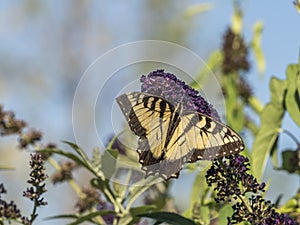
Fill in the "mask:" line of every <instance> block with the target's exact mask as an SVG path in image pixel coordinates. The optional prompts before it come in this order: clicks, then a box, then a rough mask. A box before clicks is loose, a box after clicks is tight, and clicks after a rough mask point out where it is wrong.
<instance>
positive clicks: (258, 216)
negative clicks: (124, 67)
mask: <svg viewBox="0 0 300 225" xmlns="http://www.w3.org/2000/svg"><path fill="white" fill-rule="evenodd" d="M249 203H250V210H251V213H250V212H249V209H247V207H246V206H245V205H244V204H242V203H241V202H237V203H236V204H234V205H233V207H232V208H233V210H234V213H233V215H232V216H231V218H229V219H228V220H229V221H228V224H229V225H231V224H239V223H240V222H242V221H248V222H249V223H250V224H255V225H256V224H261V225H299V224H298V222H296V221H294V220H293V219H291V218H290V217H289V216H288V215H287V214H279V213H278V212H276V211H275V209H274V205H273V204H271V202H270V201H266V200H264V199H263V198H262V196H260V195H256V196H251V197H250V198H249Z"/></svg>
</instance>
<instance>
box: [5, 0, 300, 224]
mask: <svg viewBox="0 0 300 225" xmlns="http://www.w3.org/2000/svg"><path fill="white" fill-rule="evenodd" d="M74 2H76V4H79V5H80V7H78V8H77V11H76V10H73V9H72V4H75V3H74ZM166 2H167V3H170V5H168V6H169V7H168V8H165V9H164V10H161V11H160V12H161V14H158V18H151V17H149V16H147V15H146V14H144V13H145V5H147V4H148V5H151V4H150V1H146V0H143V1H140V0H131V1H119V2H118V3H115V2H110V1H104V0H101V1H92V0H91V1H84V3H82V2H80V1H70V0H68V1H63V2H62V1H59V0H56V1H51V0H46V1H43V2H40V1H33V0H28V1H8V0H7V1H1V2H0V50H1V54H0V96H1V103H3V104H4V106H5V108H6V109H11V110H15V111H16V112H17V116H18V117H20V118H24V119H25V120H27V121H28V122H29V123H30V124H31V126H33V127H37V128H40V129H42V131H43V132H44V133H45V139H46V140H47V141H48V140H49V141H50V140H51V141H55V142H59V141H61V140H62V139H63V140H74V137H73V133H72V100H73V95H74V92H75V88H76V86H77V83H78V82H79V80H80V78H81V76H82V74H83V73H84V71H85V70H86V69H87V68H88V66H89V65H90V64H91V63H92V62H93V61H94V60H95V59H96V58H97V57H99V56H100V55H102V54H104V53H105V52H107V51H108V50H110V49H112V48H114V47H117V46H119V45H121V44H126V43H129V42H133V41H140V40H149V39H156V40H164V41H173V40H175V39H176V37H169V36H164V33H163V32H161V30H159V29H158V30H156V32H153V33H151V32H150V31H151V29H150V26H153V24H152V19H153V20H154V21H155V23H157V27H159V19H160V18H159V16H162V18H164V17H167V18H170V19H169V20H168V21H170V22H171V23H172V20H173V19H174V21H176V22H177V21H180V23H178V26H183V27H184V26H186V27H188V28H187V30H188V34H187V35H186V36H184V35H183V36H184V37H185V38H183V39H179V40H178V42H176V43H177V44H179V45H182V46H184V47H187V48H189V49H191V50H192V51H193V52H195V53H197V54H198V55H199V56H200V57H202V58H203V59H206V58H207V57H208V56H209V54H210V53H211V52H212V51H213V50H215V49H217V48H219V47H220V45H221V35H222V34H223V32H224V31H225V29H226V27H227V26H229V24H230V17H231V15H232V12H233V4H232V3H233V1H226V2H225V1H210V2H211V3H213V5H214V8H213V9H212V10H210V11H208V12H205V13H202V14H201V15H196V16H194V17H192V18H190V19H189V20H186V19H183V16H182V15H183V13H184V11H185V9H186V8H187V7H188V6H190V5H192V4H196V3H199V2H204V1H195V0H193V1H192V0H190V1H179V0H176V1H173V2H172V3H171V1H166ZM240 2H241V8H242V10H243V13H244V27H243V33H244V35H245V40H246V41H250V40H251V37H252V34H253V33H252V28H253V24H254V23H255V22H257V21H258V20H261V21H262V22H263V24H264V30H263V34H262V50H263V53H264V55H265V59H266V70H265V72H264V74H262V75H260V74H259V73H258V71H257V69H256V67H255V61H254V57H253V55H251V61H252V62H253V66H252V69H251V71H250V73H249V74H247V75H246V77H247V79H248V80H249V82H250V83H251V85H252V87H253V90H254V93H255V94H256V95H257V97H258V99H259V100H260V101H261V102H262V103H263V104H265V103H267V102H268V100H269V91H268V82H269V80H270V77H271V76H276V77H278V78H282V79H284V78H285V70H286V66H287V64H289V63H296V62H298V57H299V52H300V29H299V24H300V14H299V13H298V12H297V11H296V9H295V8H294V6H293V4H292V1H287V0H284V1H283V0H279V1H240ZM81 6H82V7H81ZM149 7H150V6H149ZM152 10H153V9H152ZM152 13H153V12H152ZM154 25H155V24H154ZM172 26H175V27H176V23H175V25H174V24H173V25H172ZM166 29H167V28H166ZM179 35H181V34H180V33H179ZM67 56H71V57H70V58H68V57H67ZM116 60H117V59H116ZM87 98H88V96H87ZM103 119H104V120H105V118H102V120H103ZM100 120H101V118H100ZM284 126H285V128H287V129H289V130H291V131H292V132H294V133H295V134H299V132H300V129H299V128H298V127H296V126H295V125H294V123H293V122H292V121H291V120H290V119H289V118H288V116H287V117H286V118H285V120H284ZM293 144H294V143H293V142H292V141H291V140H289V139H288V138H287V137H285V138H284V139H281V141H280V145H281V147H282V148H284V147H285V146H291V145H292V146H293ZM12 146H13V145H12ZM14 157H17V156H14ZM18 159H19V160H21V161H22V159H21V158H18ZM10 160H11V161H10V162H11V163H12V164H13V166H17V164H18V163H16V162H14V160H13V159H10ZM22 166H26V164H22ZM268 168H271V164H268ZM8 176H10V175H8ZM0 177H1V175H0ZM5 179H8V178H7V177H6V178H5ZM181 179H184V181H183V182H187V183H189V182H190V184H191V182H192V180H189V179H188V178H181ZM185 179H186V180H185ZM269 179H272V181H271V189H270V192H269V193H268V195H267V196H268V197H269V198H271V199H274V198H275V197H276V195H277V194H278V193H279V192H284V193H285V194H286V195H285V196H286V198H285V199H287V198H288V197H289V196H291V195H293V194H294V193H295V191H296V188H297V186H296V185H297V184H298V182H299V181H298V178H297V177H296V176H288V175H287V174H286V173H284V172H279V173H278V172H274V171H273V172H272V170H270V171H269V172H268V173H267V174H266V176H265V180H266V181H268V180H269ZM0 180H1V179H0ZM278 181H281V182H280V183H282V181H284V183H287V184H288V185H285V186H281V185H279V184H280V183H278ZM180 183H181V182H177V183H176V184H174V187H173V189H174V193H176V191H175V190H176V187H177V188H180V189H182V190H183V191H185V189H184V186H182V184H180ZM64 187H65V186H64ZM55 188H56V189H55V190H58V189H59V188H60V187H55ZM65 188H67V187H65ZM52 194H53V193H52ZM184 198H186V196H185V195H182V199H184ZM50 207H51V206H50ZM51 211H52V212H53V214H55V213H58V212H59V211H58V210H56V209H55V207H54V208H51ZM42 214H47V212H46V211H44V213H43V212H42ZM43 224H51V222H45V223H43ZM53 224H54V223H53Z"/></svg>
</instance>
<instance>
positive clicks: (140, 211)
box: [130, 205, 156, 216]
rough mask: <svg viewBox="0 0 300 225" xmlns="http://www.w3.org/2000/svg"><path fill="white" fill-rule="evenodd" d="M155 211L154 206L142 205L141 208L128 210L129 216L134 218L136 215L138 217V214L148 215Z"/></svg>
mask: <svg viewBox="0 0 300 225" xmlns="http://www.w3.org/2000/svg"><path fill="white" fill-rule="evenodd" d="M155 209H156V206H155V205H143V206H139V207H134V208H131V209H130V214H131V215H134V216H136V215H139V214H144V213H148V212H150V211H153V210H155Z"/></svg>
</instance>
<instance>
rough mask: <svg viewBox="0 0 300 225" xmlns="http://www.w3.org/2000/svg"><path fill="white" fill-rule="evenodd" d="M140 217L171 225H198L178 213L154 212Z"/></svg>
mask: <svg viewBox="0 0 300 225" xmlns="http://www.w3.org/2000/svg"><path fill="white" fill-rule="evenodd" d="M138 216H139V217H147V218H151V219H155V220H157V221H159V222H165V223H167V224H170V225H196V224H195V223H194V221H192V220H190V219H188V218H185V217H183V216H181V215H179V214H176V213H170V212H153V213H145V214H140V215H138Z"/></svg>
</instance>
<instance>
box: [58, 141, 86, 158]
mask: <svg viewBox="0 0 300 225" xmlns="http://www.w3.org/2000/svg"><path fill="white" fill-rule="evenodd" d="M63 143H65V144H67V145H69V146H70V147H71V148H73V149H74V150H75V151H76V152H77V154H78V155H80V156H81V158H82V159H83V161H84V162H89V159H88V157H87V156H86V154H85V153H84V151H83V150H82V149H81V148H80V147H79V146H78V145H76V144H75V143H72V142H69V141H63Z"/></svg>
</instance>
